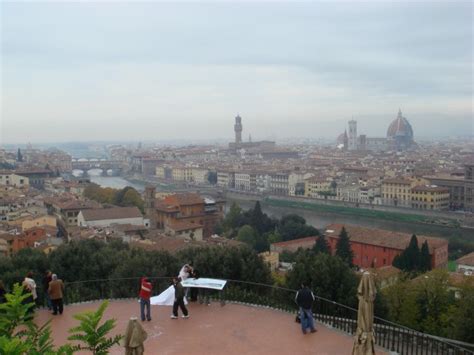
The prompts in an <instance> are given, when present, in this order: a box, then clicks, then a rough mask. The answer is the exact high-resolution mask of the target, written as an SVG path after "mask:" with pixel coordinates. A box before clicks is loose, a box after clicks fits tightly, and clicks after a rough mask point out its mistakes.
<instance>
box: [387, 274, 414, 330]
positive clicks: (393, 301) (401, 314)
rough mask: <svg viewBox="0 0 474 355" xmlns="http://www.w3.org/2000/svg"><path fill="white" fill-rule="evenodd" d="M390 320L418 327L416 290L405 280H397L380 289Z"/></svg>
mask: <svg viewBox="0 0 474 355" xmlns="http://www.w3.org/2000/svg"><path fill="white" fill-rule="evenodd" d="M382 295H383V296H382V297H383V298H384V299H385V303H386V305H387V308H388V317H389V319H390V320H392V321H394V322H397V323H400V324H403V325H405V326H407V327H410V328H413V329H419V326H420V324H419V321H420V320H419V318H420V309H419V307H418V302H417V296H416V292H415V291H414V289H413V287H411V285H410V284H409V283H408V282H406V281H399V282H397V283H396V284H394V285H391V286H389V287H387V288H385V289H384V290H383V291H382Z"/></svg>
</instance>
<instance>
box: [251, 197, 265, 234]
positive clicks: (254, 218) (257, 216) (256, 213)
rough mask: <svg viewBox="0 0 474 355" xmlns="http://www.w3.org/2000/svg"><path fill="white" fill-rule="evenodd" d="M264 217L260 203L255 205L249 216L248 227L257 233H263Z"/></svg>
mask: <svg viewBox="0 0 474 355" xmlns="http://www.w3.org/2000/svg"><path fill="white" fill-rule="evenodd" d="M263 223H264V215H263V212H262V208H261V207H260V201H257V202H256V203H255V207H254V208H253V210H252V213H251V215H250V225H251V226H252V227H253V228H254V229H255V230H256V231H257V232H259V233H262V232H263V229H264V228H263Z"/></svg>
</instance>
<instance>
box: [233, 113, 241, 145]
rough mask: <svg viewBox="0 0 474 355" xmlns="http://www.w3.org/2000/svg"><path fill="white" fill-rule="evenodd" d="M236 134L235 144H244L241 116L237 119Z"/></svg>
mask: <svg viewBox="0 0 474 355" xmlns="http://www.w3.org/2000/svg"><path fill="white" fill-rule="evenodd" d="M234 132H235V144H240V143H242V117H240V116H239V115H237V117H235V124H234Z"/></svg>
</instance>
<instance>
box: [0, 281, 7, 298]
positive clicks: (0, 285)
mask: <svg viewBox="0 0 474 355" xmlns="http://www.w3.org/2000/svg"><path fill="white" fill-rule="evenodd" d="M6 294H7V290H6V289H5V285H4V284H3V281H2V280H0V303H6V302H7V298H6V297H5V295H6Z"/></svg>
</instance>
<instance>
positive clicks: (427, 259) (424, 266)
mask: <svg viewBox="0 0 474 355" xmlns="http://www.w3.org/2000/svg"><path fill="white" fill-rule="evenodd" d="M420 270H421V271H428V270H431V256H430V249H429V247H428V241H427V240H425V241H424V242H423V244H422V245H421V252H420Z"/></svg>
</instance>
